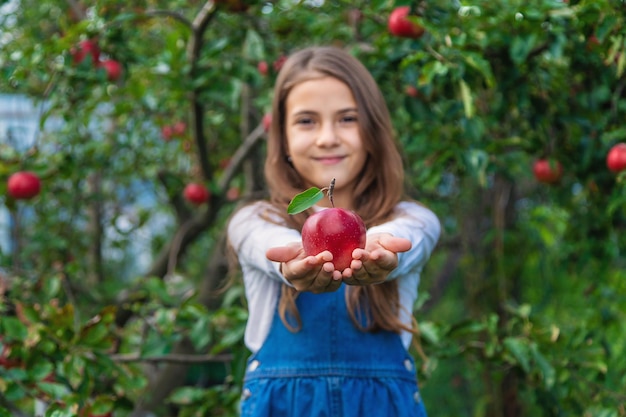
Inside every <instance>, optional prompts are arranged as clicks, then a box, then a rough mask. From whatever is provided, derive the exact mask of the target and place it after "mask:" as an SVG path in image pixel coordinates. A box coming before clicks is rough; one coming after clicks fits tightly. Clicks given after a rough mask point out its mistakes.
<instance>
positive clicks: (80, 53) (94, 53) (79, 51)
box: [70, 39, 100, 65]
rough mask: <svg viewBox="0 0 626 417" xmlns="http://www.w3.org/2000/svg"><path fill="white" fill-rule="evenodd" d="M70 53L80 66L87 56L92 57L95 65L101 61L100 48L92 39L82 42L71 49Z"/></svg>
mask: <svg viewBox="0 0 626 417" xmlns="http://www.w3.org/2000/svg"><path fill="white" fill-rule="evenodd" d="M70 53H71V55H72V58H73V60H74V63H75V64H80V63H81V62H83V60H84V59H85V58H86V57H87V56H91V63H92V64H94V65H95V64H97V63H98V61H100V47H99V46H98V43H97V42H96V41H95V40H92V39H87V40H84V41H80V42H79V43H78V45H76V46H75V47H74V48H72V49H71V51H70Z"/></svg>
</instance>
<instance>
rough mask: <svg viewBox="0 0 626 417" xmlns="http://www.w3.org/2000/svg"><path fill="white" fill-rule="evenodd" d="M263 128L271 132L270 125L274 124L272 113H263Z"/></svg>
mask: <svg viewBox="0 0 626 417" xmlns="http://www.w3.org/2000/svg"><path fill="white" fill-rule="evenodd" d="M262 123H263V129H265V132H269V131H270V126H271V125H272V113H265V114H264V115H263V121H262Z"/></svg>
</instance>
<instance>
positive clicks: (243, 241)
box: [227, 202, 302, 285]
mask: <svg viewBox="0 0 626 417" xmlns="http://www.w3.org/2000/svg"><path fill="white" fill-rule="evenodd" d="M264 214H265V215H269V206H268V204H267V203H264V202H257V203H253V204H251V205H248V206H245V207H242V208H241V209H239V210H238V211H237V212H236V213H235V214H234V215H233V216H232V218H231V220H230V222H229V223H228V230H227V233H228V239H229V242H230V244H231V245H232V247H233V249H234V250H235V252H236V253H237V257H238V259H239V263H240V264H241V266H242V268H243V269H244V270H250V269H252V270H258V271H263V272H265V274H266V276H267V277H269V278H272V279H275V280H278V281H282V282H284V283H286V284H288V285H291V284H289V283H288V282H287V281H286V280H285V279H284V277H283V275H282V274H281V272H280V269H279V268H280V264H279V263H278V262H273V261H270V260H269V259H267V257H266V256H265V252H266V251H267V249H269V248H272V247H276V246H285V245H287V244H289V243H292V242H299V241H301V240H302V238H301V235H300V232H298V231H297V230H295V229H291V228H289V227H286V226H284V225H281V224H280V220H279V219H276V222H273V221H270V220H268V219H267V218H266V217H263V215H264Z"/></svg>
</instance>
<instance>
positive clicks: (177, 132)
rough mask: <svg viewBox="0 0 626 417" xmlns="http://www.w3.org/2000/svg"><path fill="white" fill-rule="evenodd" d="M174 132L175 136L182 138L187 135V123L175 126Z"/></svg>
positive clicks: (173, 127)
mask: <svg viewBox="0 0 626 417" xmlns="http://www.w3.org/2000/svg"><path fill="white" fill-rule="evenodd" d="M172 130H173V132H174V134H175V135H177V136H182V135H184V134H185V130H187V123H185V122H176V123H174V126H172Z"/></svg>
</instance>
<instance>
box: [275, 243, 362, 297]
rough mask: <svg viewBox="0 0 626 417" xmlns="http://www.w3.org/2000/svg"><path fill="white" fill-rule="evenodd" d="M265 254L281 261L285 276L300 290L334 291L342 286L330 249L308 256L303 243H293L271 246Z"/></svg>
mask: <svg viewBox="0 0 626 417" xmlns="http://www.w3.org/2000/svg"><path fill="white" fill-rule="evenodd" d="M265 256H266V257H267V259H269V260H270V261H274V262H280V270H281V272H282V274H283V276H284V277H285V279H286V280H287V281H289V283H291V284H292V285H293V286H294V288H295V289H296V290H298V291H310V292H313V293H322V292H332V291H336V290H337V289H338V288H339V287H340V286H341V272H339V271H335V267H334V266H333V264H332V262H331V259H332V257H333V255H332V254H331V253H330V252H329V251H324V252H322V253H319V254H318V255H316V256H306V255H305V254H304V249H303V248H302V244H300V243H293V244H291V245H288V246H279V247H274V248H270V249H268V250H267V252H266V253H265ZM353 262H354V261H353Z"/></svg>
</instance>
